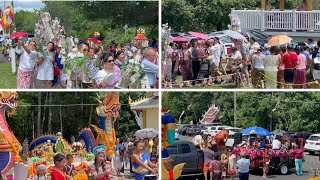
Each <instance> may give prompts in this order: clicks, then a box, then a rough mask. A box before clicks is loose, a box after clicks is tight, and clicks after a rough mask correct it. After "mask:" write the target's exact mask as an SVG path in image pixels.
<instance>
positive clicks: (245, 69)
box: [237, 39, 250, 86]
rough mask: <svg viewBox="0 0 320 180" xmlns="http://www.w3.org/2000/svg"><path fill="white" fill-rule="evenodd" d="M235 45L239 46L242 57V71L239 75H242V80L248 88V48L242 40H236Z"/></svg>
mask: <svg viewBox="0 0 320 180" xmlns="http://www.w3.org/2000/svg"><path fill="white" fill-rule="evenodd" d="M237 45H239V46H240V53H241V56H242V69H241V74H242V76H243V75H244V80H245V82H246V85H247V86H249V85H250V82H249V72H248V64H249V58H248V56H249V47H248V45H247V44H246V43H245V42H244V41H243V39H238V40H237Z"/></svg>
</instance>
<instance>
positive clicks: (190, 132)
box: [187, 125, 204, 136]
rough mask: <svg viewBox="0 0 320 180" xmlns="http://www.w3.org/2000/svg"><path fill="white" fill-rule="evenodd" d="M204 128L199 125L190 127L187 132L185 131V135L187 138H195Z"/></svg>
mask: <svg viewBox="0 0 320 180" xmlns="http://www.w3.org/2000/svg"><path fill="white" fill-rule="evenodd" d="M203 128H204V127H203V126H201V125H193V126H192V127H190V128H189V129H188V130H187V135H188V136H195V135H197V134H200V133H201V130H202V129H203Z"/></svg>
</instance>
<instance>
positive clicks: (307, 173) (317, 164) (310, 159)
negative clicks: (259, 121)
mask: <svg viewBox="0 0 320 180" xmlns="http://www.w3.org/2000/svg"><path fill="white" fill-rule="evenodd" d="M179 139H181V140H186V141H191V140H192V137H190V136H181V135H180V136H179ZM305 158H306V162H305V163H303V175H302V176H297V175H295V169H291V170H290V173H289V174H288V175H279V174H276V172H270V173H269V176H268V179H274V180H306V179H308V178H312V177H313V172H312V170H311V169H313V168H320V161H319V156H318V155H310V154H309V153H305ZM235 179H238V178H235ZM250 179H254V180H260V179H261V180H262V179H265V178H263V177H262V170H261V172H258V173H256V174H252V173H251V174H250Z"/></svg>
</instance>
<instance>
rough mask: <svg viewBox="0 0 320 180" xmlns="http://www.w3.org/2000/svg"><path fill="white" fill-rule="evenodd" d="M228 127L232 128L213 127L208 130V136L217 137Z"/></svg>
mask: <svg viewBox="0 0 320 180" xmlns="http://www.w3.org/2000/svg"><path fill="white" fill-rule="evenodd" d="M227 127H230V126H212V127H211V128H210V129H208V131H209V132H208V134H209V135H210V136H216V135H217V134H218V133H219V132H220V131H221V130H224V129H225V128H227Z"/></svg>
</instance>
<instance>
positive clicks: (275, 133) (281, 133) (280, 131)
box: [272, 129, 289, 136]
mask: <svg viewBox="0 0 320 180" xmlns="http://www.w3.org/2000/svg"><path fill="white" fill-rule="evenodd" d="M272 134H274V135H277V136H284V135H289V133H288V132H287V131H284V130H282V129H276V130H274V131H272Z"/></svg>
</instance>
